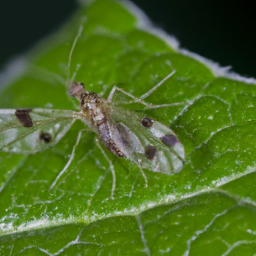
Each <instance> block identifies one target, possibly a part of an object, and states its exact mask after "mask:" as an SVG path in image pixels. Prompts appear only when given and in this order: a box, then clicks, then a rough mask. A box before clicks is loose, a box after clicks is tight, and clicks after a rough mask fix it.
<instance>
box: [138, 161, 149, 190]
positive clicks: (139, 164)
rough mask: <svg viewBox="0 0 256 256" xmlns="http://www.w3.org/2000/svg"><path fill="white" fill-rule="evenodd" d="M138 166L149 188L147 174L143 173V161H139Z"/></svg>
mask: <svg viewBox="0 0 256 256" xmlns="http://www.w3.org/2000/svg"><path fill="white" fill-rule="evenodd" d="M138 166H139V169H140V172H141V174H142V176H143V178H144V180H145V187H146V188H147V187H148V178H147V176H146V174H145V172H143V170H142V168H141V160H140V159H138Z"/></svg>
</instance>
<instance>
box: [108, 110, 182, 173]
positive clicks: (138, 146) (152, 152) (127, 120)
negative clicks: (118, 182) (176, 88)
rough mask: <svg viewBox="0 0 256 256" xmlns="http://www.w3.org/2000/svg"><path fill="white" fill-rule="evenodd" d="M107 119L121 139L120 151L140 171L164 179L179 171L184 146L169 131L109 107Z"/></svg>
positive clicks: (152, 122)
mask: <svg viewBox="0 0 256 256" xmlns="http://www.w3.org/2000/svg"><path fill="white" fill-rule="evenodd" d="M110 119H111V120H113V122H115V126H116V127H117V129H118V131H119V134H120V137H121V138H122V139H121V140H119V141H118V143H119V146H120V147H121V148H122V151H123V152H124V153H125V154H126V156H127V157H128V158H130V159H131V160H133V161H134V162H136V163H137V164H138V165H140V166H141V167H142V168H147V169H149V170H152V171H154V172H161V173H165V174H168V175H171V174H174V173H178V172H180V171H181V170H182V168H183V164H184V162H185V151H184V146H183V145H182V144H181V142H180V141H179V140H178V138H177V136H176V135H175V133H174V132H173V131H172V130H171V129H170V128H168V127H167V126H165V125H163V124H162V123H160V122H157V121H155V120H152V119H150V118H148V117H145V116H144V115H143V114H141V113H138V112H135V111H131V110H127V109H124V108H121V107H114V106H113V108H112V111H111V116H110Z"/></svg>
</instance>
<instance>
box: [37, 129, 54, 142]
mask: <svg viewBox="0 0 256 256" xmlns="http://www.w3.org/2000/svg"><path fill="white" fill-rule="evenodd" d="M39 139H40V140H42V141H44V142H45V143H49V142H51V141H52V136H51V134H49V133H47V132H42V133H41V134H40V136H39Z"/></svg>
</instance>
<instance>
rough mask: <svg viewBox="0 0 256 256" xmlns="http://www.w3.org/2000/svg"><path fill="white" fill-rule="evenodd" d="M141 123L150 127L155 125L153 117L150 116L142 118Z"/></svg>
mask: <svg viewBox="0 0 256 256" xmlns="http://www.w3.org/2000/svg"><path fill="white" fill-rule="evenodd" d="M141 123H142V125H143V126H144V127H147V128H149V127H151V126H152V125H153V123H154V120H153V119H151V118H148V117H144V118H142V119H141Z"/></svg>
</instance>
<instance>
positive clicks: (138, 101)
mask: <svg viewBox="0 0 256 256" xmlns="http://www.w3.org/2000/svg"><path fill="white" fill-rule="evenodd" d="M116 91H119V92H121V93H123V94H125V95H127V96H128V97H130V98H132V99H133V100H131V101H127V102H122V104H132V103H141V104H142V105H144V106H145V109H155V108H165V107H172V106H179V105H183V104H184V102H177V103H170V104H161V105H153V104H151V103H147V102H145V101H143V100H141V99H140V98H136V97H134V96H133V95H132V94H130V93H128V92H126V91H124V90H123V89H121V88H118V87H116V86H114V87H113V88H112V90H111V92H110V94H109V96H108V99H107V101H108V102H111V101H112V98H113V95H114V94H115V92H116ZM151 93H152V92H151Z"/></svg>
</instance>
